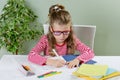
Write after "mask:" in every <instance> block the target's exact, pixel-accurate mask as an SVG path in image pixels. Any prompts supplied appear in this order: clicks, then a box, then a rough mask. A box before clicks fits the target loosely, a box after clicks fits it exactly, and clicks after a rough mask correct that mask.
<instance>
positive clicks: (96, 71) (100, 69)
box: [76, 64, 108, 76]
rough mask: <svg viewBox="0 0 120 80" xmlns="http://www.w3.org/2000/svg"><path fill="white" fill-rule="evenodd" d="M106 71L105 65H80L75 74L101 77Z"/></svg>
mask: <svg viewBox="0 0 120 80" xmlns="http://www.w3.org/2000/svg"><path fill="white" fill-rule="evenodd" d="M107 69H108V66H107V65H91V64H82V65H81V66H80V67H79V68H78V70H77V71H76V73H78V74H83V75H87V76H103V75H105V74H106V72H107Z"/></svg>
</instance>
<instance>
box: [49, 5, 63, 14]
mask: <svg viewBox="0 0 120 80" xmlns="http://www.w3.org/2000/svg"><path fill="white" fill-rule="evenodd" d="M64 9H65V8H64V6H63V5H59V4H55V5H53V6H51V7H50V9H49V14H51V13H53V12H59V11H61V10H64Z"/></svg>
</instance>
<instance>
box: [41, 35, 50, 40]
mask: <svg viewBox="0 0 120 80" xmlns="http://www.w3.org/2000/svg"><path fill="white" fill-rule="evenodd" d="M40 41H48V38H47V35H42V36H41V37H40Z"/></svg>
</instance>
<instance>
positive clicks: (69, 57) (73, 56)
mask: <svg viewBox="0 0 120 80" xmlns="http://www.w3.org/2000/svg"><path fill="white" fill-rule="evenodd" d="M77 56H78V55H64V56H63V58H64V59H65V60H66V61H67V62H68V61H71V60H73V59H75V58H76V57H77ZM94 63H97V62H96V61H94V60H89V61H87V62H86V64H94Z"/></svg>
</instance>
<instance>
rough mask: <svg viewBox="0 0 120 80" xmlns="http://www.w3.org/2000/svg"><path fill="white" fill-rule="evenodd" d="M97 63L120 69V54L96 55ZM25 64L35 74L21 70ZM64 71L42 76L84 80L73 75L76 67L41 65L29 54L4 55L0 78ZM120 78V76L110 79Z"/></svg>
mask: <svg viewBox="0 0 120 80" xmlns="http://www.w3.org/2000/svg"><path fill="white" fill-rule="evenodd" d="M93 60H94V61H97V63H96V64H105V65H106V64H107V65H108V66H109V67H110V68H114V69H116V70H118V71H120V56H95V57H94V58H93ZM22 64H25V65H28V66H30V68H31V69H32V70H33V71H34V72H35V75H34V76H25V75H24V74H22V73H21V72H20V71H19V66H20V65H22ZM51 70H52V71H62V73H61V74H58V75H55V76H52V77H47V78H40V79H41V80H84V79H82V78H81V79H80V78H78V77H75V76H73V75H72V72H74V71H75V70H76V68H73V69H68V68H67V67H66V66H64V67H61V68H55V67H52V66H40V65H36V64H33V63H31V62H29V61H28V60H27V55H4V56H3V57H2V58H1V60H0V79H2V80H39V78H37V76H38V75H40V74H43V73H45V72H49V71H51ZM109 80H120V77H117V78H113V79H109Z"/></svg>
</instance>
